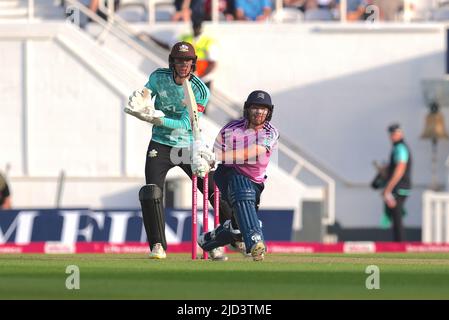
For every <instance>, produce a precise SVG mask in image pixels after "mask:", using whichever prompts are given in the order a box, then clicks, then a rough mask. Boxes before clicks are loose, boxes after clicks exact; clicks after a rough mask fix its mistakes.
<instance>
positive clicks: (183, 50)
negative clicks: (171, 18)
mask: <svg viewBox="0 0 449 320" xmlns="http://www.w3.org/2000/svg"><path fill="white" fill-rule="evenodd" d="M197 58H198V57H197V56H196V53H195V48H194V47H193V46H192V45H191V44H190V43H188V42H185V41H181V42H178V43H176V44H175V45H174V46H173V47H172V49H171V52H170V54H169V56H168V66H169V68H170V69H173V68H174V67H175V59H184V60H193V64H192V72H194V71H195V69H196V59H197Z"/></svg>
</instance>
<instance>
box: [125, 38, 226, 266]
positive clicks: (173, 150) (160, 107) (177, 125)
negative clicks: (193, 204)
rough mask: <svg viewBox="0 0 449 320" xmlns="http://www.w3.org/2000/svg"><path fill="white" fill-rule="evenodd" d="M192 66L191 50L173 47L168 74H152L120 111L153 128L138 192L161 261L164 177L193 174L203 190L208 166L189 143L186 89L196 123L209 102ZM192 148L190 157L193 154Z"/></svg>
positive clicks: (205, 155) (209, 158) (207, 153)
mask: <svg viewBox="0 0 449 320" xmlns="http://www.w3.org/2000/svg"><path fill="white" fill-rule="evenodd" d="M196 60H197V56H196V54H195V49H194V48H193V46H192V45H191V44H190V43H188V42H178V43H176V44H175V45H174V46H173V47H172V49H171V52H170V55H169V58H168V62H169V68H159V69H157V70H155V71H154V72H153V73H151V75H150V77H149V80H148V82H147V83H146V85H145V87H144V88H142V89H140V90H136V91H134V92H133V94H132V96H130V98H129V102H128V105H127V106H126V108H125V110H124V111H125V112H126V113H128V114H130V115H132V116H134V117H136V118H138V119H140V120H142V121H146V122H149V123H151V124H152V125H153V128H152V136H151V141H150V143H149V145H148V150H147V153H146V162H145V181H146V185H145V186H143V187H142V188H141V189H140V191H139V200H140V204H141V206H142V216H143V223H144V226H145V231H146V234H147V238H148V241H149V245H150V249H151V253H150V258H151V259H165V258H166V250H167V241H166V237H165V213H164V206H163V193H164V184H165V179H166V175H167V172H168V171H169V170H170V169H172V168H173V167H175V166H179V167H180V168H181V169H182V170H183V171H184V172H185V173H186V174H187V175H188V176H189V177H190V178H192V174H194V175H196V176H198V177H199V178H198V188H199V190H203V179H202V178H203V177H204V176H205V175H206V174H207V173H208V172H209V171H210V169H211V168H210V166H211V164H213V159H214V154H213V152H212V150H209V148H207V146H206V145H205V144H202V142H201V141H198V140H197V139H196V140H195V141H194V139H193V135H192V127H191V116H190V115H189V111H188V108H187V107H186V99H188V97H186V96H185V91H184V88H185V86H186V84H188V85H189V86H190V87H191V91H192V92H193V94H194V96H195V100H196V106H197V108H198V112H197V113H198V117H201V115H202V113H203V112H204V110H205V107H206V105H207V103H208V100H209V89H208V88H207V87H206V85H205V84H204V83H203V82H202V81H201V80H200V79H199V78H198V77H197V76H195V75H194V74H193V72H194V71H195V63H196ZM186 80H189V81H188V82H186ZM153 101H154V103H153ZM196 106H195V107H196ZM193 148H194V149H195V152H192V150H193ZM209 181H210V183H209V188H208V189H209V195H210V196H209V201H210V203H211V204H212V205H213V204H214V199H213V197H214V192H213V179H210V180H209ZM227 211H228V212H229V211H230V208H229V207H228V206H227V204H226V203H225V202H223V201H221V202H220V216H221V218H220V219H224V220H225V218H224V217H229V216H230V215H231V214H230V213H227ZM210 257H211V258H212V259H214V260H220V259H224V258H225V257H224V255H223V253H222V250H220V249H217V250H213V251H212V252H211V254H210Z"/></svg>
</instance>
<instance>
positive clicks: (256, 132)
mask: <svg viewBox="0 0 449 320" xmlns="http://www.w3.org/2000/svg"><path fill="white" fill-rule="evenodd" d="M273 109H274V106H273V104H272V103H271V97H270V95H269V94H268V93H267V92H265V91H261V90H256V91H253V92H251V94H250V95H249V96H248V98H247V100H246V102H245V104H244V109H243V118H241V119H239V120H234V121H231V122H230V123H228V124H227V125H225V126H224V127H223V128H222V129H221V131H220V133H219V134H218V136H217V139H216V142H215V146H214V151H215V155H216V159H217V160H219V161H221V163H220V164H219V165H218V167H217V170H216V171H215V174H214V180H215V183H216V184H217V186H218V188H219V189H220V193H221V195H222V199H224V200H225V201H226V202H227V203H228V205H229V206H230V207H231V208H232V209H233V215H232V218H231V219H230V220H228V221H226V222H225V223H223V224H221V225H220V226H218V227H217V228H216V229H215V230H213V231H211V232H207V233H203V234H202V235H201V236H200V237H199V238H198V244H199V245H200V247H201V248H202V249H203V250H206V251H210V250H214V249H215V248H218V247H221V246H225V245H228V244H232V243H238V242H241V241H242V239H243V243H244V250H245V252H246V253H247V254H251V256H252V257H253V260H255V261H260V260H263V259H264V254H265V251H266V249H265V243H264V237H263V232H262V225H261V222H260V221H259V219H258V217H257V211H258V209H259V203H260V196H261V194H262V191H263V189H264V182H265V180H266V178H267V176H266V174H265V173H266V168H267V166H268V163H269V161H270V157H271V155H272V154H273V151H274V149H275V148H276V146H277V141H278V139H279V133H278V130H277V129H276V128H275V127H273V125H271V123H270V120H271V117H272V115H273Z"/></svg>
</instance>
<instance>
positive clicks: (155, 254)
mask: <svg viewBox="0 0 449 320" xmlns="http://www.w3.org/2000/svg"><path fill="white" fill-rule="evenodd" d="M165 258H167V254H166V253H165V250H164V247H163V246H162V244H160V243H156V244H155V245H154V246H153V250H151V252H150V259H165Z"/></svg>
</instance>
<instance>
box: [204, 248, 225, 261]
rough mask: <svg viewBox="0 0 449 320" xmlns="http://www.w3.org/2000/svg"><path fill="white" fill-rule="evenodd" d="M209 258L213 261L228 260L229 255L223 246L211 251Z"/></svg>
mask: <svg viewBox="0 0 449 320" xmlns="http://www.w3.org/2000/svg"><path fill="white" fill-rule="evenodd" d="M209 258H210V259H211V260H213V261H227V260H228V257H227V256H226V255H225V254H224V250H223V247H218V248H215V249H212V250H211V251H209Z"/></svg>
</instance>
